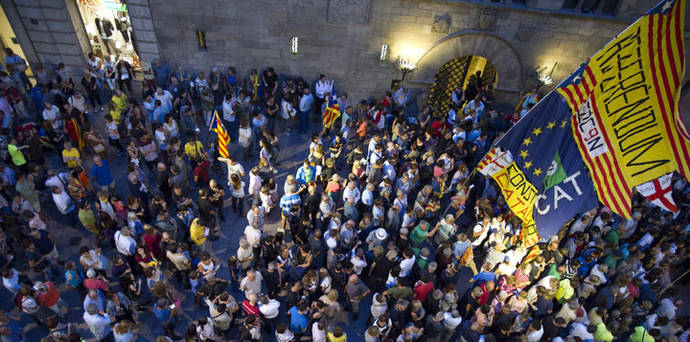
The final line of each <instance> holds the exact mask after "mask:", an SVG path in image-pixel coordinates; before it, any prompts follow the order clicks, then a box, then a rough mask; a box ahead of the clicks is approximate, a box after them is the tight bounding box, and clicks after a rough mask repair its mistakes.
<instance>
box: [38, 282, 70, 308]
mask: <svg viewBox="0 0 690 342" xmlns="http://www.w3.org/2000/svg"><path fill="white" fill-rule="evenodd" d="M33 289H34V291H35V292H34V294H35V295H36V302H38V304H40V305H43V306H45V307H47V308H49V309H51V310H53V311H55V313H56V314H57V315H58V316H60V317H63V315H64V314H65V313H67V305H66V304H65V302H64V301H63V300H62V299H61V298H60V291H58V289H57V288H55V284H54V283H53V282H52V281H46V282H45V283H42V282H40V281H37V282H36V283H35V284H34V288H33Z"/></svg>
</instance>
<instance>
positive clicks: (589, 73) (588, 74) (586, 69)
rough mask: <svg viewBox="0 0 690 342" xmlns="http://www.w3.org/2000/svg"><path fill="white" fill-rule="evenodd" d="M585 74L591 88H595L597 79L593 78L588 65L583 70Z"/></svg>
mask: <svg viewBox="0 0 690 342" xmlns="http://www.w3.org/2000/svg"><path fill="white" fill-rule="evenodd" d="M585 72H586V73H587V76H589V81H590V82H591V83H592V88H594V87H596V86H597V79H596V78H595V77H594V74H593V73H592V69H590V67H589V65H588V66H587V67H586V68H585Z"/></svg>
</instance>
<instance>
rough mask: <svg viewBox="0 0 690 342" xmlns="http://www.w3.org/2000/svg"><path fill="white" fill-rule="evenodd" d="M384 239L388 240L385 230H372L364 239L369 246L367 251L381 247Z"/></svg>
mask: <svg viewBox="0 0 690 342" xmlns="http://www.w3.org/2000/svg"><path fill="white" fill-rule="evenodd" d="M386 238H388V232H386V229H384V228H378V229H374V230H372V231H371V232H370V233H369V235H368V236H367V239H366V242H367V244H368V245H369V250H372V249H373V248H374V247H376V246H383V243H384V242H385V241H386Z"/></svg>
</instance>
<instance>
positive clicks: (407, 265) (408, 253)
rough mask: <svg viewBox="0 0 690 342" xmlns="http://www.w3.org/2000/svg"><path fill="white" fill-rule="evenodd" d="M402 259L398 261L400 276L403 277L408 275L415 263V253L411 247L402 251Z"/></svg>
mask: <svg viewBox="0 0 690 342" xmlns="http://www.w3.org/2000/svg"><path fill="white" fill-rule="evenodd" d="M403 257H404V258H403V260H401V261H400V274H399V275H400V277H402V278H404V277H407V276H409V275H410V271H412V267H413V266H414V263H415V260H416V258H415V255H414V252H413V251H412V250H411V249H407V250H405V251H403Z"/></svg>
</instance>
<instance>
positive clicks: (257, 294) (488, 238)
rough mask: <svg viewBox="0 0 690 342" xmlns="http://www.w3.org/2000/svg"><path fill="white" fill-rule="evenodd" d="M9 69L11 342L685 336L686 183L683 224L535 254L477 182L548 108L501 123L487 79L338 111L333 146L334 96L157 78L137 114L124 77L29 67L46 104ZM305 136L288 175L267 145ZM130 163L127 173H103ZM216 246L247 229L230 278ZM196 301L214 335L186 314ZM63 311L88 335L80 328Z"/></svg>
mask: <svg viewBox="0 0 690 342" xmlns="http://www.w3.org/2000/svg"><path fill="white" fill-rule="evenodd" d="M8 56H9V57H8V58H9V59H6V65H5V68H6V69H4V70H2V71H0V81H1V82H0V90H1V91H2V96H1V97H0V115H2V120H1V122H2V128H1V130H2V131H1V138H2V139H1V141H0V144H2V145H3V146H2V152H3V153H2V159H3V160H2V163H1V164H0V182H1V190H0V206H1V207H2V228H1V229H0V264H1V267H2V277H3V285H4V287H5V289H6V290H7V291H9V292H10V293H12V297H11V298H12V301H13V303H14V304H13V305H14V306H15V307H16V309H15V310H13V311H12V312H0V338H1V339H2V341H3V342H4V341H13V342H14V341H26V340H27V339H26V338H25V335H24V330H25V329H24V328H25V327H24V326H23V325H22V324H19V321H20V320H21V318H22V316H23V315H28V316H30V317H31V318H32V319H33V320H34V321H35V322H36V323H37V324H39V325H40V326H44V327H45V328H47V335H46V336H45V337H42V339H41V341H80V340H82V338H93V339H95V340H98V341H101V340H103V341H117V342H125V341H135V340H138V338H141V337H140V336H138V330H139V329H138V325H139V324H140V323H141V322H140V320H139V318H140V316H141V315H143V314H145V313H147V312H152V313H153V315H155V317H156V319H157V320H158V322H159V323H160V325H161V327H162V331H163V334H162V335H160V336H157V337H152V338H154V339H155V341H156V342H168V341H173V340H185V341H220V340H242V341H273V340H276V341H279V342H288V341H300V340H309V341H316V342H325V341H328V342H345V341H362V340H364V341H366V342H386V341H396V342H411V341H434V342H440V341H444V342H447V341H468V342H469V341H471V342H479V341H484V342H489V341H529V342H536V341H568V342H581V341H596V342H609V341H631V342H652V341H687V338H688V335H689V334H690V330H688V327H689V325H688V317H687V316H685V315H683V314H682V298H683V297H684V296H683V294H682V293H680V292H678V291H677V289H676V287H677V286H678V285H677V284H678V283H677V282H676V281H675V280H676V279H681V277H682V276H684V275H685V274H682V272H683V271H685V270H686V269H687V266H688V261H687V258H688V256H689V255H690V253H688V248H687V243H686V241H687V238H688V230H689V227H690V226H689V225H688V219H689V216H690V215H688V213H689V211H688V209H687V208H688V205H690V186H689V185H688V184H687V182H686V181H685V180H683V179H681V178H674V183H673V195H674V199H675V201H676V203H677V204H678V206H679V207H680V208H681V211H680V213H678V214H673V213H669V212H663V211H661V210H660V208H658V207H654V206H653V205H652V204H650V203H649V202H648V201H646V200H645V199H644V197H642V196H640V195H636V196H635V203H634V204H633V208H634V209H633V215H632V219H631V220H626V219H624V218H621V217H619V216H617V215H615V214H613V213H612V212H611V211H610V210H609V209H607V208H605V207H603V206H599V207H598V208H596V209H593V210H592V211H590V212H586V213H582V214H580V215H578V216H577V217H574V218H573V219H572V220H570V221H569V222H568V223H567V224H565V225H564V226H563V227H562V228H561V229H560V231H559V233H558V234H557V235H556V236H553V237H551V238H549V239H548V240H542V241H541V242H539V243H538V244H536V245H534V246H526V245H524V244H522V242H521V240H520V230H521V227H520V221H519V219H517V218H516V217H515V216H514V215H513V214H512V213H511V211H510V209H509V208H508V206H507V205H506V202H505V201H504V200H503V198H502V197H501V194H500V190H498V188H497V186H496V185H495V184H494V183H493V182H492V181H491V180H490V178H486V177H484V176H482V175H481V174H478V173H475V172H474V171H473V170H474V168H475V166H476V165H477V163H478V162H479V160H481V158H482V157H483V155H484V154H485V153H486V152H487V150H488V149H489V148H490V146H491V144H492V142H493V141H494V140H495V139H497V138H499V137H500V136H501V134H503V133H504V132H506V131H507V130H508V129H509V128H510V127H511V126H512V125H514V124H515V123H517V122H518V121H519V120H520V119H521V118H522V117H523V116H524V115H525V114H526V113H527V112H528V110H529V108H531V107H532V106H533V105H534V103H535V102H536V94H535V93H529V94H528V95H527V96H526V97H525V100H524V101H522V102H521V104H520V105H519V106H518V108H516V110H515V111H514V112H507V113H504V112H501V111H499V110H497V109H496V108H494V103H493V102H494V101H493V91H492V87H491V85H487V84H483V81H482V80H481V78H480V77H475V78H473V80H472V82H470V83H469V85H468V87H467V88H465V89H463V88H458V89H457V90H455V91H454V92H453V94H452V97H451V99H452V102H453V103H452V104H451V106H450V111H449V112H448V113H440V112H436V111H435V110H434V108H430V107H423V108H422V110H416V108H417V106H416V104H413V103H411V102H413V101H414V99H413V97H412V96H411V94H410V92H409V91H408V90H407V89H405V88H400V89H398V90H396V91H395V92H387V93H386V95H385V96H384V97H382V98H380V99H374V98H369V99H364V100H361V101H359V102H350V100H349V99H348V97H347V94H346V93H345V92H341V96H340V97H338V99H337V102H338V105H339V108H340V111H341V115H340V116H339V117H337V119H336V120H335V122H334V123H333V125H332V126H331V127H322V125H321V122H320V117H321V113H322V112H323V108H324V107H325V106H326V103H327V102H328V99H329V96H331V94H332V87H333V82H332V81H329V80H328V79H327V77H326V76H325V75H321V76H320V77H319V78H318V79H317V80H316V81H315V82H314V83H313V84H312V83H311V82H309V81H307V80H305V79H304V78H302V77H287V76H280V75H279V74H278V73H277V72H276V71H275V70H274V69H273V68H270V67H269V68H266V69H265V70H263V71H261V72H258V71H257V70H256V69H252V70H250V72H249V76H248V77H246V78H242V77H240V76H239V75H238V71H237V70H236V69H235V68H232V67H231V68H228V69H227V70H226V71H221V70H220V69H219V68H213V69H212V70H211V71H210V73H209V74H208V76H206V75H205V73H204V72H198V73H196V72H193V71H191V70H186V69H184V68H183V67H179V68H177V69H173V68H170V67H168V66H167V64H166V63H164V62H162V61H161V60H156V61H154V62H153V63H152V64H151V68H150V72H149V69H148V68H145V69H144V72H145V75H144V81H143V83H142V90H141V93H139V92H138V87H136V86H135V87H132V84H131V79H132V78H134V76H135V71H134V70H133V69H132V67H131V66H129V65H128V64H123V63H118V64H117V65H112V64H113V63H110V65H106V64H104V63H103V62H102V58H99V57H98V56H96V55H94V54H93V53H92V54H89V56H88V64H89V69H88V70H84V71H83V73H81V74H80V75H79V76H78V77H77V76H76V75H75V76H73V75H72V71H71V70H68V69H67V68H66V67H65V66H64V65H59V66H58V67H57V68H56V69H55V70H52V71H48V70H44V69H43V68H42V67H39V68H37V72H36V73H35V74H36V79H35V82H36V84H35V85H34V83H33V82H32V80H30V79H28V78H27V77H26V75H25V73H24V71H25V70H26V68H22V67H21V65H26V62H25V61H23V60H21V58H19V60H18V59H17V58H16V57H18V56H16V55H14V54H12V53H11V51H8ZM12 56H16V57H12ZM107 60H110V59H109V58H107ZM122 75H127V76H126V77H124V78H123V76H122ZM77 78H78V79H79V81H78V84H79V85H76V84H75V80H76V79H77ZM109 79H110V80H111V81H109ZM112 79H117V80H118V82H117V83H116V82H114V81H112ZM135 89H137V90H136V91H135ZM104 99H106V100H105V101H103V100H104ZM215 112H217V113H218V114H219V116H220V117H221V118H222V122H223V123H224V126H225V128H226V129H227V130H228V133H229V136H230V138H231V141H232V142H233V145H232V148H230V156H229V157H228V158H223V157H222V156H220V154H219V152H218V146H217V143H216V139H215V137H214V136H213V134H211V137H209V138H208V139H203V137H205V135H206V133H205V132H206V131H208V129H209V123H210V122H211V119H212V117H213V116H214V113H215ZM313 118H319V123H318V124H317V123H315V122H313V121H312V119H313ZM293 130H294V131H295V132H299V133H301V134H302V135H303V136H305V137H306V138H307V139H305V140H306V143H305V146H304V155H305V156H304V160H303V161H301V162H300V164H299V167H298V168H297V170H296V171H293V170H290V169H288V168H286V167H285V163H283V162H282V161H283V159H285V156H281V143H280V138H281V134H277V133H278V132H291V131H293ZM202 141H203V142H202ZM235 143H236V144H235ZM240 161H241V162H240ZM58 164H59V165H58ZM122 164H126V174H113V172H112V170H113V169H115V167H114V166H115V165H122ZM281 164H283V166H282V167H281ZM243 165H244V166H243ZM245 167H246V169H245ZM284 171H288V173H289V174H288V175H287V176H286V177H283V176H282V174H281V173H282V172H284ZM118 179H124V181H122V182H121V183H124V184H126V185H127V186H126V187H125V186H116V183H117V180H118ZM118 185H122V184H118ZM245 218H246V226H244V223H242V222H245V221H244V219H245ZM224 221H230V222H232V224H230V225H227V224H223V222H224ZM274 221H275V222H276V224H272V222H274ZM224 226H225V227H229V228H225V229H232V230H235V231H242V236H241V238H240V239H239V245H238V246H230V249H231V250H232V251H233V253H232V256H230V257H229V258H227V260H224V259H222V258H220V257H219V254H218V253H217V251H216V250H215V249H214V246H213V241H214V240H216V239H218V238H219V236H221V234H222V233H223V229H224V228H223V227H224ZM230 226H231V227H230ZM265 226H266V227H265ZM66 229H76V230H79V231H81V232H82V233H83V234H84V236H86V237H85V238H84V239H82V240H81V241H80V242H79V243H80V249H79V256H78V258H73V259H68V258H67V257H69V256H68V255H65V253H63V252H62V251H61V249H62V248H63V247H64V246H62V245H59V244H57V243H56V239H55V238H54V237H55V236H59V235H60V234H61V231H63V230H66ZM235 247H236V252H234V251H235ZM225 270H227V271H228V272H225ZM222 274H228V276H222ZM674 286H675V287H674ZM67 292H76V293H77V294H78V296H79V298H80V300H81V304H80V306H79V307H78V308H74V307H70V305H69V304H68V303H67V302H66V301H65V300H64V297H65V296H66V293H67ZM183 297H188V298H189V297H192V298H193V299H194V300H193V301H194V304H195V305H196V306H197V307H198V308H199V309H200V310H197V312H201V314H199V315H197V316H196V317H184V316H185V313H184V311H183V307H182V306H183V303H182V300H183ZM73 310H79V312H80V314H81V316H80V317H81V318H82V320H79V321H70V319H69V318H68V317H67V316H66V314H67V313H68V312H70V311H73ZM82 323H84V324H85V325H86V326H87V327H88V330H89V331H90V332H89V333H87V332H85V331H83V330H79V329H77V328H75V326H76V325H78V324H82ZM182 323H184V325H182ZM353 335H354V336H353ZM139 340H142V339H139Z"/></svg>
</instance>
